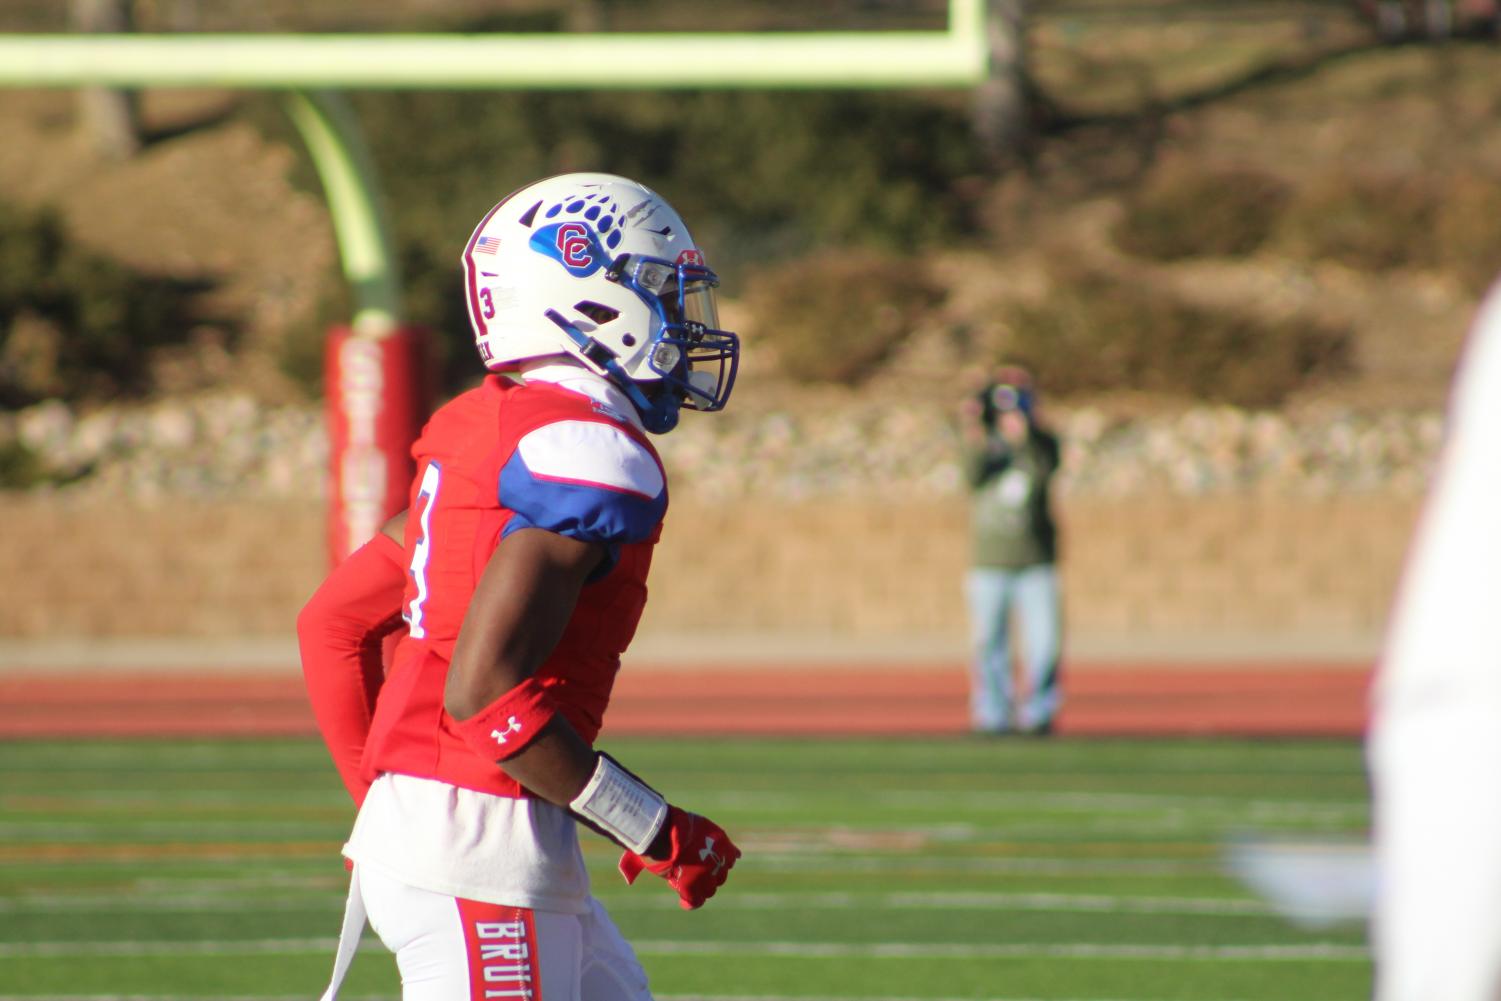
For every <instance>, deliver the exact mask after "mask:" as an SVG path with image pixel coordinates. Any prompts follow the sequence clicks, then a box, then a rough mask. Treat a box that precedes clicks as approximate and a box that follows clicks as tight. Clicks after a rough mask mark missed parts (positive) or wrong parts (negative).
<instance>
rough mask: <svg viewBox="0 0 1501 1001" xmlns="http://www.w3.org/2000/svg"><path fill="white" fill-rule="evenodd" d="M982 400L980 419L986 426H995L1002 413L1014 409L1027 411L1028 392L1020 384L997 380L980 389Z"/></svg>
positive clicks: (978, 396) (978, 395)
mask: <svg viewBox="0 0 1501 1001" xmlns="http://www.w3.org/2000/svg"><path fill="white" fill-rule="evenodd" d="M977 398H978V399H979V401H980V420H981V421H982V422H983V423H984V424H985V426H986V427H995V422H996V421H997V420H999V419H1000V416H1001V414H1004V413H1009V412H1010V411H1013V410H1020V411H1021V412H1022V413H1023V414H1025V413H1026V412H1027V393H1026V390H1024V389H1022V388H1021V387H1020V386H1013V385H1011V384H1010V383H1006V382H995V383H991V384H990V385H988V386H986V387H985V388H984V389H982V390H980V392H979V393H978V394H977Z"/></svg>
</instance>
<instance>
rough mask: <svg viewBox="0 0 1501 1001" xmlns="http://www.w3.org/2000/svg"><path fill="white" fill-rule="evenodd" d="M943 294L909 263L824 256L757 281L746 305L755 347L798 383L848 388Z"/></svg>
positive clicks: (875, 256) (867, 255)
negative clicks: (768, 351) (764, 350)
mask: <svg viewBox="0 0 1501 1001" xmlns="http://www.w3.org/2000/svg"><path fill="white" fill-rule="evenodd" d="M942 297H943V293H942V291H941V290H940V289H939V287H938V286H937V285H936V284H934V282H933V281H932V279H931V278H930V277H929V276H928V275H927V274H926V273H925V272H924V271H923V270H922V268H921V266H920V265H919V264H918V263H917V262H916V261H915V260H913V259H908V258H900V257H895V256H890V255H886V254H880V253H875V252H870V251H865V252H853V253H845V252H841V253H824V254H818V255H814V256H810V257H807V258H803V259H800V260H793V261H786V262H783V263H781V264H777V265H773V266H771V267H768V268H766V269H763V270H761V271H758V272H756V273H755V275H754V276H753V277H752V278H751V280H750V281H749V283H748V287H747V294H746V305H747V307H748V309H749V312H750V316H751V320H750V326H751V329H750V330H749V331H748V333H749V335H750V336H751V337H752V338H754V339H755V342H756V347H757V349H759V348H760V347H761V346H762V345H765V346H768V347H769V348H770V349H771V351H772V352H773V353H775V355H776V358H777V362H778V364H779V365H780V367H781V369H782V372H783V374H784V375H786V376H787V377H788V378H790V379H794V380H796V381H798V382H813V383H816V382H832V383H842V384H845V385H853V384H856V383H858V382H860V381H861V380H863V379H865V378H866V377H867V376H869V375H871V374H872V373H873V372H874V371H875V369H876V368H877V367H878V366H879V365H880V364H881V362H883V361H885V360H886V358H887V357H888V356H889V355H890V354H891V352H892V351H893V350H894V349H895V348H896V347H897V345H899V344H900V343H901V342H902V341H903V340H904V339H905V338H906V337H907V334H908V333H909V332H910V331H911V330H912V327H913V325H914V324H916V323H917V322H918V320H919V319H920V317H921V316H922V314H923V313H924V312H926V311H927V310H929V309H932V308H933V307H934V306H935V305H937V304H938V302H939V301H940V300H941V299H942Z"/></svg>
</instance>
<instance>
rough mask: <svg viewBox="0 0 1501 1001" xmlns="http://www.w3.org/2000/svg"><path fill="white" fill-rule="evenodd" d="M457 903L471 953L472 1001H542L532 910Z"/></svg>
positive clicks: (477, 902) (460, 901) (465, 902)
mask: <svg viewBox="0 0 1501 1001" xmlns="http://www.w3.org/2000/svg"><path fill="white" fill-rule="evenodd" d="M456 903H457V904H458V905H459V919H460V920H461V921H462V922H463V924H464V944H465V947H466V949H467V951H468V953H469V999H470V1001H497V999H499V1001H505V999H511V1001H516V999H520V1001H542V984H541V982H540V981H539V979H538V972H539V970H538V965H537V926H536V921H535V919H534V918H533V916H532V912H531V911H529V910H527V909H526V908H524V907H505V906H503V905H501V904H485V903H481V902H480V901H477V900H463V899H460V900H457V901H456Z"/></svg>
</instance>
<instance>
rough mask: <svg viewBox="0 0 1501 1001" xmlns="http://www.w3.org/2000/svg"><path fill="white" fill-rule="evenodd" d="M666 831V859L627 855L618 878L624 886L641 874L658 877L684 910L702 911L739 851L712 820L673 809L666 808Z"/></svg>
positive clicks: (630, 853) (732, 864) (726, 874)
mask: <svg viewBox="0 0 1501 1001" xmlns="http://www.w3.org/2000/svg"><path fill="white" fill-rule="evenodd" d="M667 830H668V834H669V836H670V838H671V846H672V847H671V852H670V853H669V854H668V856H667V858H665V859H662V860H661V861H656V860H654V859H649V858H643V857H641V856H640V855H637V854H636V853H635V852H633V851H627V852H626V853H625V854H624V855H622V856H621V857H620V874H621V875H622V876H624V877H625V881H626V882H627V883H634V882H636V877H637V876H639V875H641V873H642V871H643V870H645V871H647V872H650V873H653V874H654V875H657V876H661V877H662V878H663V879H665V880H667V885H668V886H670V887H672V888H673V889H674V890H676V891H677V894H678V904H679V905H680V906H681V907H682V908H683V909H684V910H687V911H691V910H694V909H695V908H699V907H702V906H704V901H706V900H708V899H709V898H710V897H712V896H714V891H716V890H718V889H719V888H720V887H721V886H723V885H724V881H725V880H726V879H728V878H729V876H730V869H732V868H733V867H734V865H735V861H736V860H737V859H738V858H740V849H739V848H736V847H735V843H734V842H733V841H731V840H730V837H729V835H728V834H725V832H724V830H723V829H722V828H721V827H720V826H719V825H718V824H716V823H714V822H713V821H712V820H709V819H707V818H705V817H700V816H699V815H698V814H696V813H689V812H688V811H686V810H679V809H678V808H677V807H675V806H673V807H669V808H668V811H667Z"/></svg>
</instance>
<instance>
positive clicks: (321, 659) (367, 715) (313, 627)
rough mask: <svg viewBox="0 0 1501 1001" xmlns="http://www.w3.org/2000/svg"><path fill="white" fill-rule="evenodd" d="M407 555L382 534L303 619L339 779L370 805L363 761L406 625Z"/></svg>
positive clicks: (347, 564)
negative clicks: (390, 654)
mask: <svg viewBox="0 0 1501 1001" xmlns="http://www.w3.org/2000/svg"><path fill="white" fill-rule="evenodd" d="M403 555H404V554H403V552H402V549H401V546H400V545H398V544H397V543H396V542H395V541H394V540H392V539H391V538H390V537H389V536H387V535H386V534H385V533H380V534H378V535H376V536H375V538H374V539H372V540H370V541H369V542H367V543H366V544H365V545H364V546H362V547H361V548H359V549H357V550H355V551H354V552H353V553H351V554H350V556H349V558H348V559H346V560H345V561H344V562H343V563H340V564H339V565H338V566H337V567H335V568H334V570H333V572H332V573H330V574H329V575H328V577H327V578H326V579H325V580H324V581H323V583H322V585H320V586H319V588H318V590H317V591H316V592H314V594H313V596H312V597H311V598H309V599H308V603H307V604H306V605H304V606H303V609H302V611H301V612H300V613H299V614H298V616H297V645H298V648H299V650H300V651H301V654H302V676H303V680H304V681H305V682H306V684H307V691H308V698H309V700H310V701H311V702H312V705H313V716H314V717H315V718H316V719H317V721H318V729H319V731H320V732H321V733H322V734H323V742H324V743H325V744H326V745H327V746H328V752H329V754H330V755H332V757H333V759H334V766H335V767H336V768H338V770H339V777H340V778H341V779H343V780H344V785H345V787H346V788H348V789H349V794H350V795H351V796H353V797H354V801H355V803H356V805H358V804H359V803H361V802H363V801H364V799H365V792H366V791H367V790H368V789H369V787H370V783H369V782H367V781H365V780H364V779H362V778H360V755H361V753H362V752H363V751H364V748H365V738H366V736H367V735H368V734H369V732H370V719H371V716H372V714H373V713H374V711H375V698H376V695H377V694H378V693H379V692H380V686H381V683H382V682H383V681H384V680H385V668H384V665H383V664H382V656H381V655H382V645H383V640H384V639H385V638H386V637H387V636H389V635H390V634H392V633H394V632H395V631H396V630H397V629H398V628H399V627H400V626H401V625H402V620H401V598H402V592H403V590H404V589H405V587H406V569H405V567H404V565H403V560H402V557H403Z"/></svg>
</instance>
